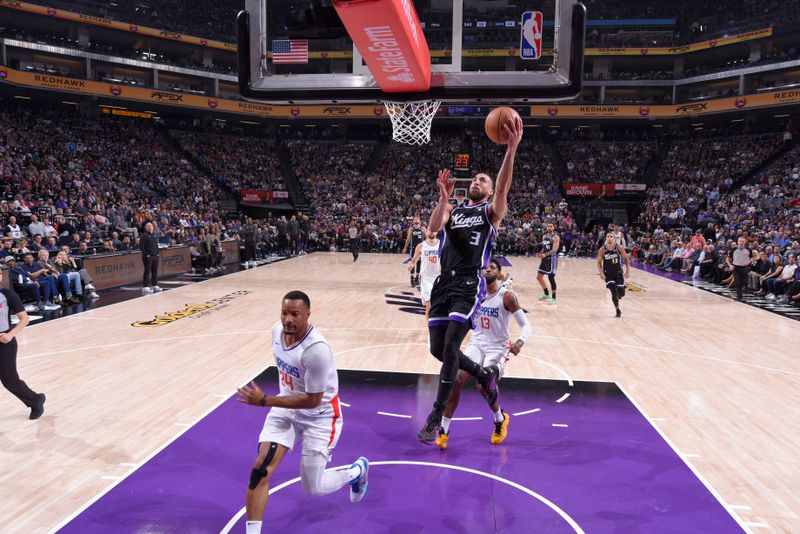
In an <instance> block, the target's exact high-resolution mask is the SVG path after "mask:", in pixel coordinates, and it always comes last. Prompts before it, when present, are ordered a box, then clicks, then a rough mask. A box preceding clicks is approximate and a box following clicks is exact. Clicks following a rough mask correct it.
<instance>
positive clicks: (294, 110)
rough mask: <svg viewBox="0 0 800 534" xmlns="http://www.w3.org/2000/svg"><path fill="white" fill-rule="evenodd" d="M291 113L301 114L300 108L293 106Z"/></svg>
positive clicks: (294, 115) (293, 114)
mask: <svg viewBox="0 0 800 534" xmlns="http://www.w3.org/2000/svg"><path fill="white" fill-rule="evenodd" d="M290 113H291V114H292V117H297V116H298V115H300V108H292V110H291V112H290Z"/></svg>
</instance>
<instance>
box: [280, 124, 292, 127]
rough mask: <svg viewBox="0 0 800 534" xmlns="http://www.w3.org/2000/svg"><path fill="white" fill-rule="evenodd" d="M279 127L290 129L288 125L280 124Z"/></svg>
mask: <svg viewBox="0 0 800 534" xmlns="http://www.w3.org/2000/svg"><path fill="white" fill-rule="evenodd" d="M280 126H281V128H291V125H289V124H281V125H280Z"/></svg>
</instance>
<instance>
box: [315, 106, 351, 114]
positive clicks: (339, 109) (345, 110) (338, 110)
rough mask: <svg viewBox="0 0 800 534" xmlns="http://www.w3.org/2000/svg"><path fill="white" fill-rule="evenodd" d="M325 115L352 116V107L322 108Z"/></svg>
mask: <svg viewBox="0 0 800 534" xmlns="http://www.w3.org/2000/svg"><path fill="white" fill-rule="evenodd" d="M322 114H323V115H350V106H328V107H325V108H322Z"/></svg>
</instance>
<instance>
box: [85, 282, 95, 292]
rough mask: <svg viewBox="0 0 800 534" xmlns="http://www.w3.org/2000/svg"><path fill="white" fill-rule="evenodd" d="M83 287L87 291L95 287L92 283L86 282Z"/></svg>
mask: <svg viewBox="0 0 800 534" xmlns="http://www.w3.org/2000/svg"><path fill="white" fill-rule="evenodd" d="M83 288H84V289H88V290H89V291H94V290H95V287H94V286H93V285H92V284H86V285H85V286H83Z"/></svg>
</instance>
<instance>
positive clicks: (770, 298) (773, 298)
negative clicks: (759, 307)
mask: <svg viewBox="0 0 800 534" xmlns="http://www.w3.org/2000/svg"><path fill="white" fill-rule="evenodd" d="M764 298H765V299H767V300H775V294H774V293H767V296H766V297H764Z"/></svg>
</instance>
